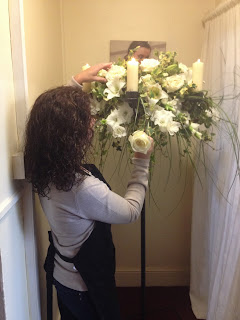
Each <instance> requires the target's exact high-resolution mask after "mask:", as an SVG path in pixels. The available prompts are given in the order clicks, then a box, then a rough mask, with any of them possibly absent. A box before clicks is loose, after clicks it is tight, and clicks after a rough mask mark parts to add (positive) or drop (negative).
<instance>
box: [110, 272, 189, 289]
mask: <svg viewBox="0 0 240 320" xmlns="http://www.w3.org/2000/svg"><path fill="white" fill-rule="evenodd" d="M115 278H116V284H117V286H118V287H139V286H140V285H141V270H139V269H135V270H129V269H128V270H127V269H125V270H123V269H119V270H116V274H115ZM189 283H190V271H189V270H186V269H160V268H146V286H147V287H152V286H159V287H161V286H167V287H171V286H188V285H189Z"/></svg>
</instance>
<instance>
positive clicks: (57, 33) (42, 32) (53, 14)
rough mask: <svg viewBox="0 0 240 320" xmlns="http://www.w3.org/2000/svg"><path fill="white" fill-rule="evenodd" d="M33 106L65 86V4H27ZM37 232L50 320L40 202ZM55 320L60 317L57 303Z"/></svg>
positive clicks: (41, 0) (44, 225)
mask: <svg viewBox="0 0 240 320" xmlns="http://www.w3.org/2000/svg"><path fill="white" fill-rule="evenodd" d="M23 5H24V29H25V41H26V60H27V80H28V91H29V105H30V106H31V105H32V104H33V103H34V101H35V99H36V98H37V97H38V95H39V94H41V93H42V92H43V91H45V90H47V89H49V88H52V87H55V86H58V85H62V84H63V68H62V66H63V61H62V36H61V1H58V0H51V1H46V0H38V1H32V0H23ZM36 229H37V239H38V254H39V257H38V261H39V277H40V294H41V309H42V320H45V319H46V284H45V271H44V270H43V264H44V259H45V256H46V253H47V248H48V244H49V243H48V234H47V231H48V230H49V226H48V223H47V220H46V218H45V216H44V214H43V212H42V210H41V208H40V205H39V203H38V199H36ZM53 311H54V319H57V317H58V311H57V306H56V301H55V303H54V308H53Z"/></svg>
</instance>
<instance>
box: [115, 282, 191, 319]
mask: <svg viewBox="0 0 240 320" xmlns="http://www.w3.org/2000/svg"><path fill="white" fill-rule="evenodd" d="M117 290H118V297H119V302H120V309H121V320H135V319H136V320H138V319H139V320H143V317H142V311H141V301H142V298H141V297H142V294H141V288H132V287H130V288H129V287H128V288H117ZM144 305H145V317H144V320H196V317H195V316H194V314H193V312H192V309H191V303H190V298H189V288H188V287H147V288H146V289H145V304H144Z"/></svg>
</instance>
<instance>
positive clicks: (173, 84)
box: [164, 74, 186, 92]
mask: <svg viewBox="0 0 240 320" xmlns="http://www.w3.org/2000/svg"><path fill="white" fill-rule="evenodd" d="M185 79H186V78H185V76H184V75H183V74H181V75H180V74H177V75H174V76H171V77H167V78H166V79H165V82H164V87H165V88H166V89H167V92H174V91H177V90H179V89H180V88H181V87H182V86H183V85H184V81H185Z"/></svg>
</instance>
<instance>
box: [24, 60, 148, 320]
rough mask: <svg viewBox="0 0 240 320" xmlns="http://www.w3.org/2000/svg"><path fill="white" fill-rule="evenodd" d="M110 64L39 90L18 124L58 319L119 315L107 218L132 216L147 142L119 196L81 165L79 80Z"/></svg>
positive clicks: (85, 130)
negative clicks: (45, 239)
mask: <svg viewBox="0 0 240 320" xmlns="http://www.w3.org/2000/svg"><path fill="white" fill-rule="evenodd" d="M110 67H111V64H99V65H96V66H93V67H91V68H89V69H87V70H85V71H83V72H81V73H80V74H78V75H77V76H75V77H74V78H73V79H72V84H73V85H72V86H63V87H58V88H55V89H51V90H49V91H47V92H44V93H43V94H41V95H40V96H39V97H38V98H37V100H36V102H35V103H34V105H33V108H32V111H31V113H30V116H29V119H28V123H27V127H26V144H25V169H26V178H27V179H28V180H29V181H30V182H31V183H32V185H33V189H34V191H35V192H37V193H38V194H39V196H40V202H41V205H42V208H43V211H44V213H45V214H46V216H47V219H48V222H49V224H50V227H51V233H49V235H50V237H49V238H50V242H51V245H50V247H49V249H48V255H47V258H46V261H45V270H46V271H47V281H48V289H49V290H51V284H52V282H53V283H54V285H55V287H56V289H57V296H58V305H59V309H60V313H61V319H62V320H71V319H72V320H74V319H81V320H95V319H106V320H110V319H111V320H113V319H114V320H118V319H120V313H119V308H118V303H117V298H116V290H115V279H114V273H115V249H114V245H113V243H112V235H111V230H110V224H112V223H115V224H120V223H130V222H132V221H135V220H136V219H137V218H138V217H139V215H140V213H141V209H142V205H143V201H144V197H145V191H146V188H147V184H148V165H149V157H150V154H151V151H152V148H151V150H149V151H148V153H147V154H146V155H145V154H141V153H135V155H134V158H133V170H132V176H131V179H130V180H129V183H128V186H127V191H126V194H125V196H124V197H120V196H119V195H117V194H116V193H114V192H112V191H111V190H110V187H109V186H108V185H107V183H106V181H105V180H104V178H103V177H102V175H101V173H100V172H99V171H98V170H97V168H96V167H95V166H94V165H88V164H87V156H88V151H89V150H90V146H91V141H92V137H93V123H94V121H93V119H92V117H91V113H90V102H89V97H88V95H87V94H86V93H84V92H82V90H81V84H82V83H83V82H88V81H89V82H90V81H102V82H104V81H105V79H103V78H100V77H98V76H97V74H98V71H99V70H101V69H108V68H110ZM49 292H50V291H49ZM48 298H49V297H48ZM48 319H51V309H48Z"/></svg>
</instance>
